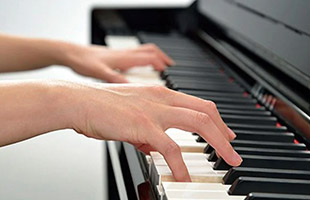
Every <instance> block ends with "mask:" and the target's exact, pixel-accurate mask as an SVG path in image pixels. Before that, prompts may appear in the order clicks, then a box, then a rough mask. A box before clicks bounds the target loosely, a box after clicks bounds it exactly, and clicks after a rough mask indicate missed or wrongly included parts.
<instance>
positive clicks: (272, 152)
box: [208, 147, 310, 162]
mask: <svg viewBox="0 0 310 200" xmlns="http://www.w3.org/2000/svg"><path fill="white" fill-rule="evenodd" d="M234 149H235V151H237V152H238V153H239V154H242V155H259V156H281V157H295V158H310V152H309V151H302V150H290V149H270V148H251V147H234ZM217 159H218V157H217V155H216V153H215V151H214V150H213V151H212V152H211V153H210V155H209V157H208V160H209V161H213V162H215V161H216V160H217Z"/></svg>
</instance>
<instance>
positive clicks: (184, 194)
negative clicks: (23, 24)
mask: <svg viewBox="0 0 310 200" xmlns="http://www.w3.org/2000/svg"><path fill="white" fill-rule="evenodd" d="M228 189H229V186H227V185H223V184H219V183H184V182H183V183H182V182H162V191H163V194H164V195H165V196H164V199H165V198H166V199H167V200H168V199H169V200H171V199H175V198H179V199H191V200H192V199H196V198H197V199H206V200H213V199H222V200H232V199H242V200H243V199H244V198H245V196H236V195H233V196H230V195H228V193H227V190H228ZM202 192H203V193H202ZM174 194H176V195H174Z"/></svg>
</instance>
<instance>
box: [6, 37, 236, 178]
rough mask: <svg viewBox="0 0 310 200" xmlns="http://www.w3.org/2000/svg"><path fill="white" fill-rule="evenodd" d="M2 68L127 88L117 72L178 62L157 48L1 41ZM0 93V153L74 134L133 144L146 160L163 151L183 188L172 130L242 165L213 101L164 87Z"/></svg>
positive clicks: (53, 86) (61, 87) (51, 85)
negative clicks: (65, 72)
mask: <svg viewBox="0 0 310 200" xmlns="http://www.w3.org/2000/svg"><path fill="white" fill-rule="evenodd" d="M3 38H5V40H4V39H3ZM0 63H1V66H0V71H2V72H4V71H20V70H30V69H36V68H40V67H44V66H48V65H52V64H59V65H65V66H69V67H70V68H72V69H73V70H74V71H76V72H78V73H80V74H83V75H87V76H93V77H96V78H101V79H105V80H107V81H109V82H126V79H125V78H124V77H122V75H120V74H119V73H118V72H116V71H114V69H118V70H121V71H123V70H127V69H129V68H130V67H132V66H135V65H145V64H152V65H153V66H154V68H155V69H156V70H159V71H160V70H163V69H165V68H166V66H167V65H172V64H173V61H172V60H171V59H170V58H169V57H168V56H166V55H165V54H164V53H163V52H162V51H160V49H159V48H158V47H156V46H155V45H144V46H141V47H139V48H136V49H131V50H122V51H115V50H109V49H107V48H104V47H99V46H90V47H84V46H79V45H75V44H70V43H65V42H61V41H52V40H42V39H27V38H18V37H12V36H3V35H2V36H1V37H0ZM0 91H1V92H0V101H1V103H0V117H1V118H0V126H1V127H2V131H1V134H0V146H4V145H8V144H12V143H15V142H18V141H22V140H25V139H27V138H31V137H34V136H37V135H40V134H44V133H47V132H50V131H53V130H59V129H66V128H70V129H74V130H75V131H76V132H78V133H80V134H83V135H85V136H87V137H91V138H96V139H100V140H118V141H124V142H128V143H131V144H133V145H134V146H136V148H138V149H139V150H141V151H143V152H145V153H148V152H149V151H151V150H156V151H158V152H160V153H161V154H162V155H163V156H164V158H165V160H166V161H167V163H168V165H169V167H170V168H171V170H172V173H173V175H174V177H175V179H176V180H177V181H190V177H189V174H188V171H187V169H186V166H185V164H184V161H183V159H182V156H181V151H180V148H179V147H178V145H177V144H176V143H175V142H174V141H173V140H171V139H170V138H169V137H168V136H167V135H166V134H165V130H167V129H168V128H172V127H173V128H180V129H183V130H186V131H191V132H196V133H198V134H200V135H201V136H202V137H203V138H204V139H205V140H206V141H207V142H208V143H209V144H210V145H212V146H213V147H214V148H215V149H216V151H217V153H218V154H219V156H221V157H223V159H224V160H225V161H226V162H227V163H228V164H230V165H232V166H238V165H239V164H240V163H241V162H242V159H241V157H240V156H239V155H238V154H237V153H236V152H235V151H234V150H233V148H232V146H231V145H230V143H229V141H231V140H232V139H233V138H234V137H235V134H234V133H233V132H232V131H231V130H230V129H229V128H228V127H227V126H226V124H225V123H224V122H223V120H222V119H221V117H220V115H219V113H218V111H217V109H216V105H215V104H214V103H213V102H211V101H206V100H202V99H199V98H196V97H193V96H189V95H186V94H183V93H179V92H176V91H172V90H169V89H167V88H165V87H162V86H152V85H149V86H148V85H135V84H103V83H92V84H83V83H73V82H66V81H1V82H0Z"/></svg>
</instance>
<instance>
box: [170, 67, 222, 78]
mask: <svg viewBox="0 0 310 200" xmlns="http://www.w3.org/2000/svg"><path fill="white" fill-rule="evenodd" d="M175 71H183V72H191V71H195V72H202V73H204V72H207V73H210V72H212V73H221V72H220V69H219V68H218V67H215V66H214V64H212V65H211V64H210V66H206V67H195V66H183V65H176V66H172V67H168V68H166V69H165V72H166V74H169V73H170V72H175ZM174 80H181V79H178V78H177V77H176V79H174Z"/></svg>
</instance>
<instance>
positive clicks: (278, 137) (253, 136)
mask: <svg viewBox="0 0 310 200" xmlns="http://www.w3.org/2000/svg"><path fill="white" fill-rule="evenodd" d="M235 133H236V136H237V137H236V138H235V140H237V141H240V140H246V141H248V140H254V141H266V142H287V143H289V142H291V143H293V142H294V134H292V133H281V134H280V133H246V132H240V133H238V132H235ZM196 141H197V142H206V141H205V140H204V139H203V138H202V137H201V136H198V138H197V139H196Z"/></svg>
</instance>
